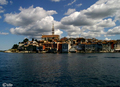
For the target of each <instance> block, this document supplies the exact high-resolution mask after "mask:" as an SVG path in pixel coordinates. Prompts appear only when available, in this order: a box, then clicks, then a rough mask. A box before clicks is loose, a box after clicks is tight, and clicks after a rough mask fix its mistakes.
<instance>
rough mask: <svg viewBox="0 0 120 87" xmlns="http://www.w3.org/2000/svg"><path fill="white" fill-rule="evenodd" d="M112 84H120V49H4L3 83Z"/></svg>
mask: <svg viewBox="0 0 120 87" xmlns="http://www.w3.org/2000/svg"><path fill="white" fill-rule="evenodd" d="M109 86H110V87H119V86H120V53H62V54H57V53H56V54H53V53H44V54H40V53H31V54H27V53H2V52H0V87H109Z"/></svg>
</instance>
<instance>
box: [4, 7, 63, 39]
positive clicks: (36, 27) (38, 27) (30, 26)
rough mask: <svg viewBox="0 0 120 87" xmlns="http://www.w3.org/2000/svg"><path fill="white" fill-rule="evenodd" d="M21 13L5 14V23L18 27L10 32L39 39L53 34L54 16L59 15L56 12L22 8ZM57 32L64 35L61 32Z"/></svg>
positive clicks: (37, 8) (39, 8)
mask: <svg viewBox="0 0 120 87" xmlns="http://www.w3.org/2000/svg"><path fill="white" fill-rule="evenodd" d="M19 10H20V13H10V14H5V15H4V16H5V19H4V21H5V22H7V23H9V24H12V25H14V26H16V28H11V29H10V32H11V33H12V34H17V35H25V36H28V37H39V36H41V35H42V34H51V30H52V22H53V21H54V18H53V17H52V15H53V14H57V12H56V11H54V10H49V11H46V10H44V9H43V8H41V7H36V8H33V6H31V7H29V8H27V9H26V8H22V7H20V9H19ZM55 32H59V33H60V34H61V33H62V32H61V31H60V30H58V29H57V30H56V31H55Z"/></svg>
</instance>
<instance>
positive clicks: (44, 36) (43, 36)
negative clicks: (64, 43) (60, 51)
mask: <svg viewBox="0 0 120 87" xmlns="http://www.w3.org/2000/svg"><path fill="white" fill-rule="evenodd" d="M46 37H57V38H58V37H59V35H42V38H46Z"/></svg>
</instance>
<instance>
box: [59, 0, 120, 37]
mask: <svg viewBox="0 0 120 87" xmlns="http://www.w3.org/2000/svg"><path fill="white" fill-rule="evenodd" d="M119 4H120V0H98V1H97V2H96V3H95V4H93V5H92V6H90V7H89V8H87V9H85V10H81V11H79V12H77V11H75V12H74V13H72V14H70V15H68V16H65V17H63V18H62V19H61V23H62V24H64V25H73V26H79V27H82V31H81V32H82V34H81V36H85V37H89V36H91V37H93V36H94V37H99V36H100V35H102V34H106V32H104V30H105V28H111V27H114V26H116V21H120V14H119V13H120V5H119ZM110 30H111V29H110ZM110 30H109V31H108V32H107V33H109V34H110V33H111V34H113V33H112V32H111V31H110ZM113 30H114V29H113ZM101 31H102V32H101ZM117 33H118V32H115V31H114V34H117ZM96 34H97V35H96Z"/></svg>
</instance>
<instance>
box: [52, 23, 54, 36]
mask: <svg viewBox="0 0 120 87" xmlns="http://www.w3.org/2000/svg"><path fill="white" fill-rule="evenodd" d="M52 35H54V22H53V25H52Z"/></svg>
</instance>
